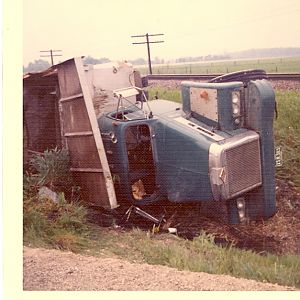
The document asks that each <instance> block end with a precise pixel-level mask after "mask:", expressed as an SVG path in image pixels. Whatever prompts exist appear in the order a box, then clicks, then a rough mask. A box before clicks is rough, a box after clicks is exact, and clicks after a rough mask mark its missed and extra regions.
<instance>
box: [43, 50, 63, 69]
mask: <svg viewBox="0 0 300 300" xmlns="http://www.w3.org/2000/svg"><path fill="white" fill-rule="evenodd" d="M59 51H62V50H41V51H40V52H47V53H50V54H49V55H40V57H51V65H52V66H53V65H54V61H53V56H62V54H53V52H59Z"/></svg>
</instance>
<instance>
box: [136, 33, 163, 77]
mask: <svg viewBox="0 0 300 300" xmlns="http://www.w3.org/2000/svg"><path fill="white" fill-rule="evenodd" d="M161 35H164V34H163V33H155V34H148V33H146V34H142V35H132V36H131V37H132V38H140V37H146V41H145V42H135V43H132V44H133V45H140V44H147V52H148V66H149V73H150V74H152V66H151V57H150V44H157V43H163V42H164V41H153V42H150V41H149V36H161Z"/></svg>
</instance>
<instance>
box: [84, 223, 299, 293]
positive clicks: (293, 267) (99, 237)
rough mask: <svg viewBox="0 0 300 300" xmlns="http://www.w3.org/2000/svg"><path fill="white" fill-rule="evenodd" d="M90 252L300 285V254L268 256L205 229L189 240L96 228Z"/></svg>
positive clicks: (135, 231) (187, 268) (155, 263)
mask: <svg viewBox="0 0 300 300" xmlns="http://www.w3.org/2000/svg"><path fill="white" fill-rule="evenodd" d="M92 231H93V242H92V244H91V246H90V247H89V254H93V255H95V256H99V255H100V254H101V255H103V253H106V254H107V255H113V256H117V257H121V258H125V259H127V260H129V261H135V262H146V263H149V264H153V265H164V266H169V267H172V268H176V269H179V270H188V271H193V272H207V273H211V274H227V275H231V276H234V277H242V278H248V279H254V280H257V281H266V282H270V283H278V284H281V285H288V286H296V287H300V257H299V256H297V255H284V256H276V255H271V254H267V255H265V256H262V255H259V254H256V253H254V252H252V251H245V250H240V249H236V248H234V247H233V246H231V247H227V248H225V247H220V246H218V245H216V244H215V242H214V237H213V236H212V235H206V234H204V233H202V234H201V235H200V236H199V237H196V238H194V240H192V241H189V240H185V239H182V238H179V237H177V236H171V235H168V234H161V235H153V234H151V233H150V232H144V231H141V230H138V229H135V230H132V231H130V232H121V233H119V234H116V232H115V231H112V230H107V229H99V228H94V229H92Z"/></svg>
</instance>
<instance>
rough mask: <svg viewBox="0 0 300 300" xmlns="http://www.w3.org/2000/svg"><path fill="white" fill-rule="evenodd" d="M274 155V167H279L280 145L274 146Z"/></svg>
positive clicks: (280, 159)
mask: <svg viewBox="0 0 300 300" xmlns="http://www.w3.org/2000/svg"><path fill="white" fill-rule="evenodd" d="M274 156H275V157H274V158H275V167H281V166H282V164H283V160H282V149H281V147H275V151H274Z"/></svg>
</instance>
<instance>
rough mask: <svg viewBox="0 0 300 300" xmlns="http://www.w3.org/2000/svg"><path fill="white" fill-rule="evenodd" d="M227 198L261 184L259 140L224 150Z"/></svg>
mask: <svg viewBox="0 0 300 300" xmlns="http://www.w3.org/2000/svg"><path fill="white" fill-rule="evenodd" d="M224 154H225V157H224V158H225V165H226V169H227V175H228V188H229V197H233V196H235V195H236V194H240V193H241V192H244V191H246V190H249V189H250V188H253V187H254V186H257V185H259V184H261V182H262V177H261V160H260V147H259V139H258V138H257V139H255V140H252V141H250V142H246V143H243V144H241V145H237V146H235V147H234V148H229V149H226V150H225V153H224Z"/></svg>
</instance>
